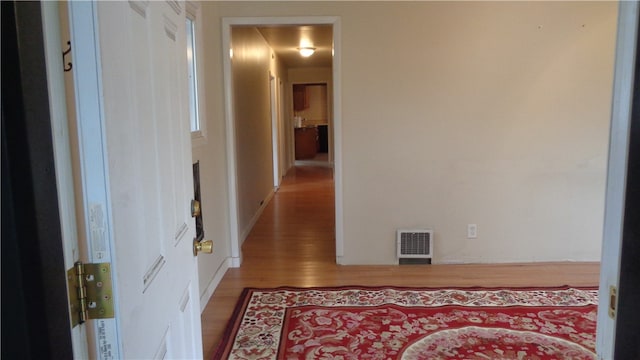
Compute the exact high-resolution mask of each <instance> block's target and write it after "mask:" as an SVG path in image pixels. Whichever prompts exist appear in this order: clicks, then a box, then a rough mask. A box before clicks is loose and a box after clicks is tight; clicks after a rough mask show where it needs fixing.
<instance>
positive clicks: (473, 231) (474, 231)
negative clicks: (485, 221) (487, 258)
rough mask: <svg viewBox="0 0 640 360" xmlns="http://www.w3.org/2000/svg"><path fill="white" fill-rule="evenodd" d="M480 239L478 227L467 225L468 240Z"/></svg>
mask: <svg viewBox="0 0 640 360" xmlns="http://www.w3.org/2000/svg"><path fill="white" fill-rule="evenodd" d="M477 237H478V225H476V224H467V239H476V238H477Z"/></svg>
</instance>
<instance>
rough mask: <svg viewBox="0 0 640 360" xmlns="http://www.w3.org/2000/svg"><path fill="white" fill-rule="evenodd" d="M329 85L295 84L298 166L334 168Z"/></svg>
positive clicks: (294, 103)
mask: <svg viewBox="0 0 640 360" xmlns="http://www.w3.org/2000/svg"><path fill="white" fill-rule="evenodd" d="M328 87H329V86H328V84H327V83H326V82H325V83H293V85H292V89H291V90H292V93H293V106H292V113H293V119H294V134H295V135H294V150H295V151H294V158H295V165H297V166H301V165H305V166H324V167H331V166H332V161H331V155H332V151H331V146H330V144H331V143H332V141H331V138H330V131H329V129H330V128H331V116H330V115H331V113H332V111H331V103H330V102H329V101H328V100H329V98H328Z"/></svg>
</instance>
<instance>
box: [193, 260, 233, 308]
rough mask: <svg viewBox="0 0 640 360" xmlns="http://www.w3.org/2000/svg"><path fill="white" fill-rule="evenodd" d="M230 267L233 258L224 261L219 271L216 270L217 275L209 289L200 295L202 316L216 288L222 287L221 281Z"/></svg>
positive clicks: (214, 276) (208, 286) (210, 283)
mask: <svg viewBox="0 0 640 360" xmlns="http://www.w3.org/2000/svg"><path fill="white" fill-rule="evenodd" d="M230 266H231V258H226V259H224V261H223V262H222V264H220V266H218V270H216V273H215V274H214V275H213V278H212V279H211V281H210V282H209V285H207V289H206V290H205V291H204V293H203V294H202V295H200V314H202V312H203V311H204V308H205V307H207V304H208V303H209V300H210V299H211V296H213V293H214V291H216V288H217V287H218V285H220V281H222V277H223V276H224V274H226V273H227V270H228V269H229V267H230Z"/></svg>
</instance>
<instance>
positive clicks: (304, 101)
mask: <svg viewBox="0 0 640 360" xmlns="http://www.w3.org/2000/svg"><path fill="white" fill-rule="evenodd" d="M308 107H309V95H308V94H307V86H306V85H304V84H296V85H293V110H295V111H302V110H304V109H306V108H308Z"/></svg>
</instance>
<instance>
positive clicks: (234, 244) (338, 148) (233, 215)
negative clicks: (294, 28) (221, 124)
mask: <svg viewBox="0 0 640 360" xmlns="http://www.w3.org/2000/svg"><path fill="white" fill-rule="evenodd" d="M269 25H271V26H276V25H332V26H333V50H334V55H333V67H332V72H333V74H332V76H333V124H334V127H333V150H334V154H333V161H334V165H333V171H334V173H333V178H334V186H335V236H336V263H337V264H342V257H343V255H344V222H343V219H344V217H343V186H342V66H341V61H340V56H341V54H342V46H341V44H342V43H341V20H340V17H338V16H291V17H223V18H222V54H223V71H224V104H225V114H224V116H225V125H226V138H227V142H226V151H227V176H228V182H229V230H230V231H229V233H230V234H229V235H230V238H231V239H230V240H231V266H232V267H239V266H240V264H241V263H242V251H241V249H240V246H241V245H242V242H243V241H244V239H240V229H239V228H238V226H239V225H238V185H237V184H238V183H237V180H238V179H237V157H236V130H235V120H234V119H235V112H234V107H233V106H234V98H233V72H232V68H231V29H232V27H234V26H269Z"/></svg>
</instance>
